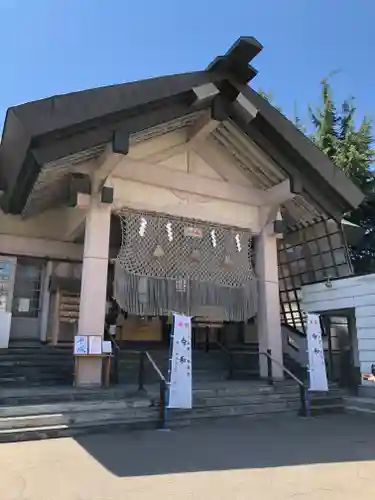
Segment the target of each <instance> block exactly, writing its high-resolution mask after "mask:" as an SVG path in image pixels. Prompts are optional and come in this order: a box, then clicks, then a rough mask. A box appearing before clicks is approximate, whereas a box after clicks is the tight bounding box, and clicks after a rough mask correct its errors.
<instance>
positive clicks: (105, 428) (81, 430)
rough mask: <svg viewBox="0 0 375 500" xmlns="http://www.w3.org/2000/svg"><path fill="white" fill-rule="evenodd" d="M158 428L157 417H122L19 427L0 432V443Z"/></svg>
mask: <svg viewBox="0 0 375 500" xmlns="http://www.w3.org/2000/svg"><path fill="white" fill-rule="evenodd" d="M157 427H158V415H157V413H156V412H154V414H153V415H150V416H148V417H147V418H138V419H137V420H134V418H131V419H129V420H127V419H125V418H124V417H123V415H120V416H118V417H117V418H116V419H114V420H109V419H106V420H102V421H98V422H93V421H90V422H84V423H81V424H79V423H75V424H70V425H67V424H61V425H47V426H35V427H20V428H17V429H3V430H0V443H10V442H18V441H32V440H40V439H53V438H60V437H73V436H79V435H83V434H92V433H107V434H108V433H111V432H116V433H117V432H121V431H127V430H140V429H156V428H157Z"/></svg>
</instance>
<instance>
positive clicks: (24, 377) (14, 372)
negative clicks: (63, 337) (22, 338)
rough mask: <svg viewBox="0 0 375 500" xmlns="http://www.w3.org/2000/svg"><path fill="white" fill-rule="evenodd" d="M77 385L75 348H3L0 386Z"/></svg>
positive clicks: (0, 356)
mask: <svg viewBox="0 0 375 500" xmlns="http://www.w3.org/2000/svg"><path fill="white" fill-rule="evenodd" d="M72 383H73V358H72V346H71V345H70V346H66V347H62V346H58V347H51V346H47V345H46V346H43V345H41V344H39V343H38V344H36V345H34V344H30V345H22V344H21V345H18V344H13V345H10V347H9V348H8V349H0V387H22V386H28V387H29V386H40V385H43V386H45V385H52V386H56V385H67V384H70V385H71V384H72Z"/></svg>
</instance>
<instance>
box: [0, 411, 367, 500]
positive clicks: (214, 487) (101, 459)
mask: <svg viewBox="0 0 375 500" xmlns="http://www.w3.org/2000/svg"><path fill="white" fill-rule="evenodd" d="M374 495H375V419H373V418H370V417H354V416H338V417H329V418H319V419H311V420H309V421H307V420H301V419H280V420H275V419H274V420H271V419H269V420H263V421H254V420H247V421H245V420H240V421H238V420H233V421H232V422H230V423H225V424H215V425H207V426H201V427H191V428H186V429H180V430H175V431H172V432H157V431H147V432H146V431H145V432H136V433H131V434H117V435H116V434H109V435H97V436H85V437H81V438H76V439H70V438H69V439H57V440H49V441H38V442H29V443H14V444H2V445H0V499H1V500H146V499H147V500H169V499H178V500H188V499H189V500H201V499H202V500H203V499H204V500H211V499H212V500H228V499H230V500H252V499H254V500H257V499H262V500H270V499H272V500H284V499H293V500H299V499H303V500H305V499H306V500H315V499H316V500H318V499H319V500H334V499H340V500H349V499H350V500H352V499H353V498H360V499H361V500H367V499H369V500H370V499H371V498H373V497H374Z"/></svg>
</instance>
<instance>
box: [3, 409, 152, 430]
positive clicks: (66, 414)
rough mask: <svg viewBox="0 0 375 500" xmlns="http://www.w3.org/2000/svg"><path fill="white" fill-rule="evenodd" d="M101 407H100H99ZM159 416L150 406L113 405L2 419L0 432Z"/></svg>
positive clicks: (135, 419)
mask: <svg viewBox="0 0 375 500" xmlns="http://www.w3.org/2000/svg"><path fill="white" fill-rule="evenodd" d="M98 406H99V405H98ZM157 416H158V410H157V409H156V408H155V407H152V406H150V405H148V406H147V407H139V408H138V407H126V406H125V407H120V406H117V405H114V404H113V405H111V406H106V407H101V408H100V409H99V408H98V409H91V410H86V409H84V408H82V409H81V408H78V407H77V408H76V409H75V410H63V411H61V412H58V413H40V414H35V415H27V414H26V415H22V416H10V417H0V430H10V429H24V428H27V427H47V426H49V425H53V426H56V425H66V426H71V425H85V424H89V425H92V424H93V422H95V424H100V423H101V422H103V421H112V422H113V421H114V420H119V421H120V420H123V421H127V422H129V421H137V420H145V419H152V420H153V419H154V418H155V417H157Z"/></svg>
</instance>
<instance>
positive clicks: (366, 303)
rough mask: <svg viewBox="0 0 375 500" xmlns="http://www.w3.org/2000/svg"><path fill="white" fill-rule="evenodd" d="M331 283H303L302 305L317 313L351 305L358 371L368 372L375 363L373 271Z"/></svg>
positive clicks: (374, 279) (374, 292) (374, 280)
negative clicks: (356, 345) (354, 324)
mask: <svg viewBox="0 0 375 500" xmlns="http://www.w3.org/2000/svg"><path fill="white" fill-rule="evenodd" d="M331 285H332V287H331V288H329V287H326V285H325V283H316V284H313V285H306V286H304V287H302V309H303V310H304V311H305V312H316V313H322V312H327V311H337V310H342V309H354V312H355V319H356V327H357V341H358V359H359V364H360V369H361V374H362V375H363V374H366V373H370V371H371V364H372V363H375V274H369V275H367V276H354V277H351V278H345V279H340V280H334V281H332V282H331ZM362 383H363V384H367V382H362ZM370 384H371V383H370Z"/></svg>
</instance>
